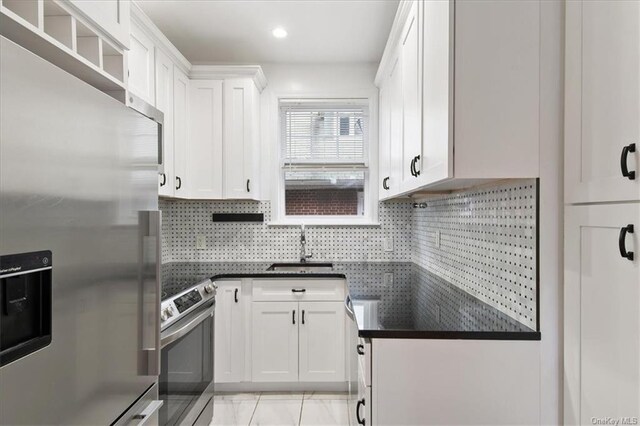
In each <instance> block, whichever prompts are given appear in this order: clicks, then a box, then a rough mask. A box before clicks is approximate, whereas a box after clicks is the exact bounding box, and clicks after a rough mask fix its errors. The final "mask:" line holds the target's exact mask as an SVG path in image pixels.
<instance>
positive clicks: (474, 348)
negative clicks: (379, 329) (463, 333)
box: [356, 339, 637, 426]
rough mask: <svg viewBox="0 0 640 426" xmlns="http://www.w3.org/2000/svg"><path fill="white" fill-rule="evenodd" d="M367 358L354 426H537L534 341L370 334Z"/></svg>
mask: <svg viewBox="0 0 640 426" xmlns="http://www.w3.org/2000/svg"><path fill="white" fill-rule="evenodd" d="M368 356H370V357H371V359H370V361H371V386H366V383H365V382H364V381H363V380H362V379H360V380H361V385H360V386H361V387H362V388H361V390H360V391H359V393H360V394H361V395H362V396H360V401H362V400H363V399H364V405H362V404H360V406H359V407H356V408H359V410H360V411H359V414H358V415H359V417H360V419H362V418H363V417H365V419H364V420H365V422H360V424H363V425H366V426H370V425H381V426H382V425H384V426H387V425H388V426H392V425H393V426H395V425H470V426H471V425H505V426H507V425H509V426H511V425H539V424H540V374H541V372H540V342H539V341H516V340H461V339H460V340H456V339H452V340H447V339H371V352H370V354H368ZM365 365H366V363H365ZM369 392H370V393H369ZM368 395H370V396H368ZM636 401H637V400H636Z"/></svg>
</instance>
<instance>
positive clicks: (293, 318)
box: [291, 309, 296, 324]
mask: <svg viewBox="0 0 640 426" xmlns="http://www.w3.org/2000/svg"><path fill="white" fill-rule="evenodd" d="M291 314H292V315H291V320H292V321H293V323H294V324H295V323H296V310H295V309H294V310H293V312H291Z"/></svg>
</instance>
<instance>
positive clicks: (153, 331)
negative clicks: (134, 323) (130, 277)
mask: <svg viewBox="0 0 640 426" xmlns="http://www.w3.org/2000/svg"><path fill="white" fill-rule="evenodd" d="M139 217H140V220H139V227H140V239H139V245H140V246H139V253H140V255H139V267H140V274H139V277H140V292H141V294H140V297H141V303H140V318H141V321H140V324H141V327H142V330H141V333H140V336H141V340H142V341H141V359H140V361H141V362H140V365H141V366H142V368H141V374H142V375H147V376H157V375H159V374H160V350H161V347H160V299H161V288H160V286H161V283H162V279H161V275H160V274H161V269H160V268H161V259H160V255H161V249H160V229H161V226H162V212H160V211H158V210H152V211H141V212H139Z"/></svg>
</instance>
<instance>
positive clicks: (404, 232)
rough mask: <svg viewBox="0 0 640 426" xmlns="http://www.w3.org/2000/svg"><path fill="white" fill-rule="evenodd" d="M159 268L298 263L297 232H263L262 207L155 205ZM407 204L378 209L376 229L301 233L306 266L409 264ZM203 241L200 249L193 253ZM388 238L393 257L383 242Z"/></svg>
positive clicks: (266, 209) (267, 209)
mask: <svg viewBox="0 0 640 426" xmlns="http://www.w3.org/2000/svg"><path fill="white" fill-rule="evenodd" d="M160 209H161V210H162V213H163V232H162V234H163V235H162V262H163V263H168V262H225V261H228V262H262V261H278V262H280V261H285V262H287V261H298V260H299V259H300V228H299V227H297V226H269V225H268V224H267V223H268V222H269V221H270V220H271V203H270V202H268V201H261V202H256V201H190V200H160ZM212 213H264V218H265V222H264V223H252V222H213V221H212V216H211V215H212ZM411 214H412V208H411V204H410V203H408V202H406V201H403V202H384V203H380V209H379V222H380V226H312V227H308V228H307V229H306V238H307V252H311V253H313V258H312V259H311V260H312V261H345V262H349V261H357V262H386V261H408V260H409V259H411V253H410V251H411V243H410V241H411ZM197 235H204V236H205V239H206V249H200V250H198V249H196V236H197ZM385 238H393V251H385V250H384V239H385Z"/></svg>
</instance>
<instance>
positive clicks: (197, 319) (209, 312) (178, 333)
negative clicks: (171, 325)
mask: <svg viewBox="0 0 640 426" xmlns="http://www.w3.org/2000/svg"><path fill="white" fill-rule="evenodd" d="M215 309H216V308H215V305H212V306H211V307H210V308H208V309H205V310H204V311H202V312H201V313H199V314H198V315H195V316H194V317H192V318H191V319H190V320H189V321H188V322H187V323H186V324H185V325H183V326H182V327H180V328H178V329H177V330H175V331H173V332H172V333H171V334H167V335H166V336H162V339H161V340H160V346H161V347H163V348H164V347H165V346H167V345H168V344H169V343H173V342H175V341H176V340H178V339H179V338H181V337H182V336H185V335H186V334H187V333H189V332H190V331H191V330H193V329H194V328H196V327H197V326H198V324H200V323H201V322H202V321H204V320H205V319H207V317H212V316H213V313H214V311H215Z"/></svg>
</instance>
